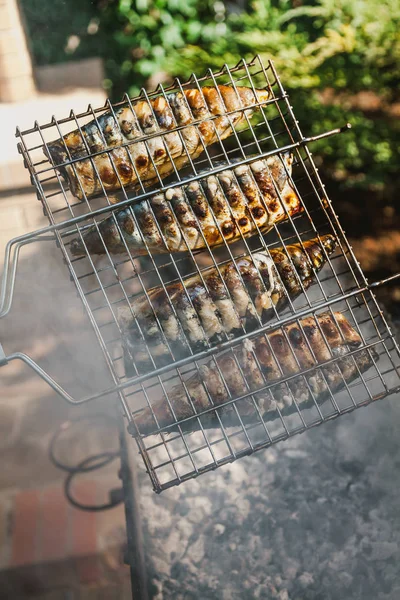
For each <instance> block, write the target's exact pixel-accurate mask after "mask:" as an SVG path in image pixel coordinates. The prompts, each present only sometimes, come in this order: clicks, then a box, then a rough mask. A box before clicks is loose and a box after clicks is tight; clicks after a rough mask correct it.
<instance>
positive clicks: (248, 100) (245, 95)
mask: <svg viewBox="0 0 400 600" xmlns="http://www.w3.org/2000/svg"><path fill="white" fill-rule="evenodd" d="M235 90H236V92H237V93H238V95H239V98H240V100H241V103H242V105H243V106H252V105H253V104H263V103H264V102H267V100H269V99H270V97H271V92H270V91H269V90H255V91H254V92H253V90H252V89H251V88H249V87H244V86H237V87H235ZM254 95H255V97H254Z"/></svg>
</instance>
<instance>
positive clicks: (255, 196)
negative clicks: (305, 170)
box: [71, 153, 303, 256]
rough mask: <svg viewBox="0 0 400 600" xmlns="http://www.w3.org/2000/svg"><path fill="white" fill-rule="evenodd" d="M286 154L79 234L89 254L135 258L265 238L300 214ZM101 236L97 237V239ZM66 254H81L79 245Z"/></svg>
mask: <svg viewBox="0 0 400 600" xmlns="http://www.w3.org/2000/svg"><path fill="white" fill-rule="evenodd" d="M292 163H293V156H292V155H291V154H290V153H286V154H283V155H282V156H281V157H280V156H271V157H269V158H267V159H261V160H260V159H257V160H254V161H253V162H251V163H249V164H248V165H240V166H237V167H234V168H233V169H227V170H226V171H222V172H221V173H219V174H218V175H209V176H205V177H204V178H203V179H201V180H200V181H195V182H192V183H190V184H188V185H183V186H180V187H176V188H171V189H169V190H167V192H166V193H165V194H162V193H159V194H156V195H154V196H153V197H152V198H151V199H150V200H149V201H147V200H144V201H142V202H139V203H137V204H133V205H132V206H130V207H128V208H126V209H125V210H121V211H119V212H117V213H116V214H114V215H112V216H111V217H109V218H107V219H105V220H104V221H102V222H101V223H99V225H98V230H97V228H96V227H92V228H90V229H88V230H87V231H86V232H85V233H84V234H83V240H84V242H85V245H86V247H87V249H88V251H89V252H91V253H94V254H105V253H106V248H107V250H108V252H109V253H111V254H119V253H124V252H126V251H127V249H128V250H129V251H130V252H131V253H132V254H133V255H134V256H137V255H141V254H147V252H148V251H149V252H151V253H152V254H163V253H166V252H180V251H185V250H187V249H188V248H189V249H190V250H195V249H198V248H205V247H206V246H207V245H208V246H210V247H213V246H218V245H219V244H222V243H223V241H224V240H226V241H227V242H228V243H230V242H234V241H236V240H237V239H240V237H241V236H242V235H243V236H250V235H254V234H255V233H256V232H257V231H261V232H263V233H266V232H267V231H269V230H270V229H272V228H273V226H274V225H275V224H277V223H280V222H282V221H284V220H285V219H287V217H288V216H290V217H294V216H295V215H296V214H298V213H300V212H302V210H303V207H302V204H301V201H300V199H299V198H298V196H297V194H296V193H295V191H294V189H293V187H292V186H291V183H290V176H291V172H292ZM99 232H100V235H99ZM71 252H72V253H73V254H74V255H76V256H79V255H81V254H85V246H84V244H83V243H82V240H81V239H78V238H77V239H75V240H72V242H71Z"/></svg>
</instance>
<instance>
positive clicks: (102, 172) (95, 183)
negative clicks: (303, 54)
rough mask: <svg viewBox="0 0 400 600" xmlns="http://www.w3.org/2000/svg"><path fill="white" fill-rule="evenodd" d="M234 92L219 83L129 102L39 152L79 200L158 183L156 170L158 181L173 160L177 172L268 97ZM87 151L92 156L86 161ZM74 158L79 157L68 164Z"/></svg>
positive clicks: (261, 93) (247, 91) (247, 90)
mask: <svg viewBox="0 0 400 600" xmlns="http://www.w3.org/2000/svg"><path fill="white" fill-rule="evenodd" d="M236 90H237V91H235V89H234V88H233V87H232V86H228V85H219V86H217V87H204V88H202V89H201V91H200V90H198V89H190V90H185V91H184V92H183V93H181V92H177V93H173V94H168V95H167V96H165V97H163V96H159V97H157V98H156V99H154V100H150V102H147V101H145V100H140V101H137V102H134V103H129V104H126V105H124V106H122V107H121V108H118V109H115V110H112V111H108V112H106V113H104V114H103V115H101V116H100V117H98V118H96V119H94V120H93V121H90V123H87V124H86V125H84V126H82V127H81V128H80V129H76V130H75V131H72V132H70V133H68V134H67V135H65V136H63V137H62V138H61V139H58V140H55V141H53V142H50V143H49V144H47V148H46V147H44V152H45V154H46V156H47V157H48V158H49V159H51V162H52V163H53V165H54V166H55V167H56V168H57V169H58V170H59V171H60V173H61V174H62V175H63V177H64V178H65V179H66V180H67V182H68V183H69V187H70V189H71V193H72V194H73V195H74V196H76V197H77V198H80V199H82V198H87V199H88V198H92V197H94V196H97V195H98V194H101V193H103V188H104V191H105V192H107V193H109V192H115V191H117V190H119V189H121V187H122V186H124V187H125V188H131V187H135V185H138V184H140V182H142V183H143V184H146V185H151V184H153V183H154V182H158V181H159V179H158V177H157V172H158V173H159V175H160V177H161V179H163V178H164V177H167V176H168V175H170V174H171V173H173V172H174V164H175V168H176V169H177V170H179V169H180V168H182V167H183V166H184V165H185V164H187V163H188V162H189V160H190V159H192V160H193V159H194V158H196V157H197V156H199V155H200V154H201V152H202V151H203V150H204V149H205V148H206V147H207V146H208V145H210V144H212V143H214V142H217V141H218V140H219V139H220V140H223V139H225V138H227V137H229V136H230V135H231V134H232V133H233V128H234V127H236V126H237V125H239V124H240V123H241V122H243V121H244V120H245V119H246V116H247V117H250V116H251V115H252V114H253V112H254V108H256V107H254V105H259V104H260V103H263V102H266V101H267V100H268V99H269V97H270V92H268V91H266V90H255V91H253V90H252V89H250V88H248V87H240V86H238V87H236ZM246 107H250V108H248V109H247V110H243V109H246ZM251 107H252V108H251ZM228 112H229V113H230V114H229V117H228V115H227V113H228ZM198 121H201V122H200V123H198V124H194V123H197V122H198ZM177 127H181V128H182V129H180V130H178V131H176V128H177ZM157 134H158V135H157ZM145 138H146V141H144V140H145ZM105 150H108V152H104V151H105ZM89 154H95V156H94V157H93V158H92V159H86V160H85V157H86V156H88V155H89ZM77 158H82V159H83V160H79V161H77V162H75V163H72V164H70V160H71V159H77Z"/></svg>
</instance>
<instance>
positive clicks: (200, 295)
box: [118, 235, 336, 374]
mask: <svg viewBox="0 0 400 600" xmlns="http://www.w3.org/2000/svg"><path fill="white" fill-rule="evenodd" d="M335 247H336V240H335V238H334V236H333V235H324V236H322V237H321V238H320V239H318V238H313V239H310V240H306V241H304V242H303V243H302V244H300V243H298V244H292V245H288V246H287V247H286V251H285V249H284V248H275V249H271V250H270V253H269V254H268V252H267V251H264V252H257V253H254V254H252V255H250V256H245V257H243V258H240V259H237V260H236V261H235V262H233V261H230V262H227V263H226V264H223V265H221V266H220V267H219V273H220V274H219V273H218V270H217V269H216V268H212V269H207V270H206V271H204V272H203V273H202V274H201V276H200V275H196V276H193V277H189V278H186V279H185V280H183V284H182V283H181V282H178V283H173V284H169V285H167V286H165V288H162V287H159V288H154V289H152V290H149V291H148V292H147V294H140V295H139V296H137V297H136V298H135V299H134V301H133V302H132V303H131V304H130V306H124V307H122V308H120V309H119V311H118V320H119V323H120V326H121V330H122V333H123V339H124V349H125V359H126V360H125V362H126V372H127V374H128V373H129V374H134V372H133V369H132V367H133V365H136V367H137V368H138V370H142V369H147V370H148V369H151V367H152V362H151V360H150V356H149V351H148V350H147V348H146V345H147V347H148V348H149V350H150V352H151V355H152V356H153V358H154V360H155V363H156V365H157V366H161V365H162V364H166V363H168V362H170V361H171V360H172V357H171V351H170V350H169V348H170V349H171V350H172V352H173V355H174V358H175V359H177V358H182V357H183V356H185V355H188V354H189V347H188V343H189V344H190V347H191V348H192V349H193V350H194V351H201V350H204V349H206V348H208V347H209V345H210V344H215V343H218V342H221V341H224V340H226V339H227V338H232V337H234V336H235V335H238V334H239V335H240V333H243V332H244V331H251V330H252V329H255V328H256V327H257V326H258V325H259V324H260V320H261V322H262V323H265V322H266V321H268V320H269V319H270V318H271V317H272V316H273V315H274V312H275V309H276V310H279V309H282V308H283V307H284V306H285V305H286V304H287V303H288V298H291V299H294V298H296V297H297V296H299V294H301V293H302V291H303V289H307V288H309V287H310V285H311V284H312V282H313V279H314V276H315V273H317V272H318V271H319V270H320V269H321V268H322V267H323V265H324V264H325V262H326V257H327V256H329V255H330V254H332V252H333V251H334V249H335Z"/></svg>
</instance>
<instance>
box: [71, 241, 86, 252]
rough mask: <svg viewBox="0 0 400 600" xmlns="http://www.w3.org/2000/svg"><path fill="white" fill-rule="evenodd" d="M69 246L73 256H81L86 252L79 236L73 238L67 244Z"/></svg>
mask: <svg viewBox="0 0 400 600" xmlns="http://www.w3.org/2000/svg"><path fill="white" fill-rule="evenodd" d="M69 248H70V250H71V254H72V255H73V256H83V255H84V254H85V253H86V252H85V247H84V245H83V243H82V240H80V239H79V238H75V239H73V240H72V241H71V243H70V245H69Z"/></svg>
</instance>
